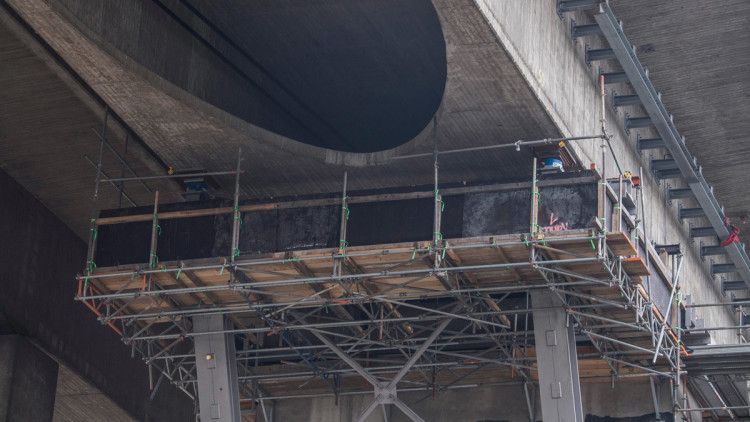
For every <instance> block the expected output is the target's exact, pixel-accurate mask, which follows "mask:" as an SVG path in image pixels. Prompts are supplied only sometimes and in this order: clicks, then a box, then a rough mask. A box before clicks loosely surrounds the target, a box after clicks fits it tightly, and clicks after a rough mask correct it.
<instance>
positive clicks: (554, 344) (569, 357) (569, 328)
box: [531, 290, 583, 422]
mask: <svg viewBox="0 0 750 422" xmlns="http://www.w3.org/2000/svg"><path fill="white" fill-rule="evenodd" d="M531 304H532V307H533V308H534V309H539V310H538V311H533V316H534V340H535V341H536V355H537V363H538V365H539V392H540V396H541V404H542V419H543V420H544V422H583V407H582V406H581V384H580V381H579V379H578V357H577V356H576V344H575V333H574V331H573V325H572V324H570V325H568V324H567V315H566V313H565V309H564V308H563V303H562V301H561V300H560V299H559V298H558V296H557V295H556V294H555V293H554V292H552V291H551V290H532V291H531Z"/></svg>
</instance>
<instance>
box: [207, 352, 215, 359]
mask: <svg viewBox="0 0 750 422" xmlns="http://www.w3.org/2000/svg"><path fill="white" fill-rule="evenodd" d="M213 358H214V355H213V354H211V353H206V360H211V359H213Z"/></svg>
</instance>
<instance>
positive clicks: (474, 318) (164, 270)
mask: <svg viewBox="0 0 750 422" xmlns="http://www.w3.org/2000/svg"><path fill="white" fill-rule="evenodd" d="M482 240H484V241H483V242H481V243H480V242H473V243H472V244H456V245H455V246H454V245H453V244H452V243H453V242H452V241H450V240H440V241H438V242H433V244H428V245H426V246H421V247H420V246H415V247H413V248H412V249H410V250H408V251H407V252H406V253H404V250H403V248H400V249H399V248H393V249H390V248H384V249H378V250H370V251H366V252H364V251H362V252H361V251H358V250H356V249H354V248H351V249H350V250H348V251H341V250H339V251H337V252H335V253H333V254H328V255H327V256H319V255H313V256H306V255H304V254H303V255H299V256H294V255H292V256H290V255H288V254H287V255H280V256H278V257H273V258H268V259H257V260H245V259H237V260H235V262H234V263H227V264H224V263H221V264H205V263H203V262H198V263H196V264H192V263H189V262H182V263H163V264H162V266H161V267H160V268H153V269H150V268H149V267H147V266H141V267H140V268H135V269H134V270H132V271H113V272H101V273H92V274H90V275H83V276H80V277H79V278H78V280H79V294H78V296H77V300H80V301H82V302H84V303H85V304H86V305H87V306H89V307H90V308H91V309H92V310H94V311H95V312H97V314H98V318H99V321H100V322H102V323H103V324H107V325H109V326H110V327H112V328H113V329H114V330H116V331H117V332H118V333H119V334H120V335H121V336H122V340H123V342H125V343H126V344H128V345H130V346H131V347H132V348H133V351H134V352H138V353H139V354H140V355H141V356H143V359H144V361H145V362H146V363H147V364H148V366H149V368H151V371H152V372H153V373H154V374H159V380H157V382H156V385H158V384H159V383H160V382H161V380H162V379H163V378H166V379H167V380H168V381H169V382H171V383H173V384H174V385H176V386H177V387H179V388H181V389H182V390H183V391H184V392H186V393H187V394H188V395H190V396H191V397H193V398H195V394H196V388H195V385H196V382H197V379H196V375H195V374H196V371H195V357H194V355H193V350H192V345H191V343H192V341H191V339H192V338H194V337H195V336H198V335H204V334H235V335H236V336H237V338H238V339H242V342H243V347H242V348H241V349H240V350H239V351H238V352H237V361H238V366H239V380H240V384H241V389H242V392H243V397H244V400H243V403H244V404H249V405H251V406H266V405H270V403H273V401H274V400H281V399H284V398H292V397H299V396H300V395H290V394H272V393H269V392H268V391H266V389H264V385H268V384H269V383H278V382H285V383H292V384H294V385H296V386H303V387H306V386H308V385H310V386H311V388H310V389H309V391H311V393H310V394H304V396H305V397H312V396H318V395H331V394H332V395H333V396H334V397H338V396H339V395H341V394H346V395H350V394H359V393H363V392H365V391H366V390H362V389H361V386H352V385H351V384H352V381H351V379H352V377H354V376H356V375H359V376H362V377H363V378H365V379H367V380H368V382H370V384H371V385H372V388H373V389H374V391H375V397H376V398H375V400H374V401H373V403H372V405H371V406H370V407H368V408H367V409H366V412H365V413H363V417H365V416H366V413H367V412H371V411H373V410H374V409H375V408H377V405H381V404H388V403H391V404H394V405H396V406H397V407H399V408H400V409H401V410H403V411H405V412H406V413H407V414H408V415H410V417H411V418H412V419H413V420H421V419H418V416H417V415H415V414H413V412H410V410H408V408H407V407H405V405H403V403H401V402H400V400H398V396H397V394H398V392H399V391H425V392H427V397H429V396H435V395H438V394H441V393H442V392H443V391H447V390H450V389H454V388H466V385H479V384H482V383H476V382H474V381H473V380H475V379H476V378H477V376H480V375H482V374H485V373H488V372H489V373H491V372H492V371H493V370H497V369H498V368H500V369H507V370H510V371H511V373H512V374H513V375H512V376H513V378H516V379H518V380H519V381H518V383H519V385H525V386H527V387H528V385H529V384H532V383H533V382H534V377H533V375H532V373H533V372H534V371H535V370H536V369H535V358H534V357H533V356H529V355H528V354H527V350H528V349H529V348H531V347H533V341H532V339H533V332H532V331H531V330H530V328H529V313H530V312H531V311H532V308H531V307H530V306H529V303H528V292H529V291H530V290H531V289H550V290H552V291H554V292H555V293H556V294H557V295H559V297H560V298H561V299H562V300H563V302H564V303H565V307H566V311H567V312H568V315H569V316H570V318H571V320H572V321H574V323H575V324H576V326H577V328H576V330H577V332H578V333H579V334H583V335H585V336H586V337H587V338H588V340H589V342H590V344H591V345H592V346H593V348H594V349H595V351H594V356H596V357H598V358H601V359H603V360H604V361H605V362H606V363H607V365H608V366H609V368H610V374H609V376H610V377H611V378H612V379H613V380H615V379H625V378H631V377H653V376H657V377H666V378H670V379H674V378H675V374H676V373H677V372H678V371H679V362H680V352H681V351H682V349H681V347H680V345H679V341H678V339H677V335H678V333H679V331H677V330H676V329H673V328H672V327H671V326H670V325H669V324H665V323H664V320H665V318H664V317H663V316H662V315H661V314H660V313H659V311H658V310H657V309H656V307H655V306H653V304H652V303H651V302H650V301H649V299H648V297H647V295H646V294H645V291H644V289H643V288H642V287H641V286H640V284H639V283H638V282H635V281H633V280H631V278H630V277H629V276H628V275H627V273H626V271H624V270H623V268H622V267H623V258H622V257H621V256H617V255H615V254H614V253H613V252H612V251H611V249H609V248H607V249H604V248H605V247H606V245H607V235H606V233H604V232H603V231H602V232H597V233H585V234H584V233H577V232H573V231H571V233H566V236H561V237H552V236H548V237H546V238H544V237H541V236H539V234H538V233H530V234H527V235H525V236H524V238H523V240H518V241H507V242H497V241H496V240H495V238H493V239H492V240H490V238H487V239H482ZM572 241H573V242H575V241H578V242H591V244H592V245H593V248H592V250H594V251H595V252H596V254H595V256H580V254H579V253H578V252H573V251H566V250H565V249H563V248H562V247H558V246H557V244H558V243H566V242H567V243H568V244H569V243H570V242H572ZM505 246H507V247H510V246H513V247H520V246H522V247H524V248H528V250H529V258H528V261H523V262H496V263H489V264H479V265H461V264H459V263H457V262H456V261H455V260H454V259H453V258H452V256H453V257H456V256H457V255H456V254H455V252H457V251H463V252H466V251H473V250H477V251H478V250H486V249H493V250H494V249H497V248H502V247H505ZM397 253H401V254H404V255H405V258H404V260H403V261H401V262H397V263H394V264H392V268H393V269H391V270H387V271H381V272H359V273H357V272H349V271H346V268H347V267H346V265H340V264H339V263H342V264H343V263H349V264H350V265H356V263H357V260H358V259H361V258H364V257H369V256H386V255H389V256H393V255H395V254H397ZM553 254H556V255H557V257H558V258H553V257H552V255H553ZM563 255H567V256H570V258H560V256H563ZM437 257H440V258H443V257H445V258H443V259H441V263H440V266H439V267H437V268H435V267H434V265H428V266H426V267H425V268H420V269H407V268H408V266H409V265H410V264H411V263H412V262H414V261H418V260H420V259H421V260H427V261H429V262H434V260H435V258H437ZM320 260H328V261H329V262H335V263H336V264H337V265H338V266H339V267H340V268H344V270H343V271H341V272H336V271H333V270H332V272H331V275H329V276H324V277H321V276H315V275H314V274H308V275H304V274H303V272H300V274H298V275H296V276H290V275H289V274H288V273H285V272H277V273H274V274H272V275H273V277H274V279H273V280H270V281H247V280H246V279H245V278H244V277H245V274H250V275H251V276H252V274H254V273H256V272H262V271H265V270H262V269H260V268H262V267H264V266H266V267H267V266H268V265H269V264H289V263H290V262H293V263H294V264H295V265H298V266H299V265H302V266H305V265H310V266H312V265H313V264H314V263H315V262H316V261H320ZM584 264H586V265H588V264H598V265H599V266H601V268H602V269H603V271H604V276H603V277H601V276H600V277H595V276H591V275H589V274H585V273H581V272H577V271H576V265H584ZM400 268H404V269H400ZM498 269H503V270H506V271H507V270H510V271H514V270H520V269H524V270H527V271H529V270H530V271H534V272H536V274H537V277H533V278H529V279H524V280H520V281H519V282H517V283H514V284H512V285H510V286H509V285H507V283H494V284H493V283H483V284H481V285H477V284H476V283H473V282H472V281H471V278H472V277H477V276H478V275H481V274H482V273H483V272H491V271H496V270H498ZM198 270H214V271H227V272H228V275H227V278H229V274H231V273H233V274H234V275H235V276H234V280H235V281H234V282H231V281H230V282H227V283H226V284H223V285H216V286H208V285H206V286H196V287H174V286H173V287H170V288H161V287H160V286H159V283H157V282H152V283H151V284H150V286H151V289H150V290H149V289H148V286H147V288H146V289H143V286H142V283H140V281H141V280H143V279H144V277H149V276H153V275H156V274H158V275H159V276H162V277H163V276H165V274H166V275H169V276H170V277H172V276H174V277H176V278H179V277H180V274H182V275H184V274H192V273H194V272H196V271H198ZM347 272H349V273H347ZM113 277H120V278H123V277H125V278H128V279H130V280H131V281H130V282H128V283H125V284H124V285H123V286H122V287H121V288H120V289H119V290H117V291H114V292H112V293H103V291H102V290H101V289H100V287H98V285H99V284H101V283H100V282H105V281H106V279H108V278H113ZM395 277H399V278H400V279H402V280H404V281H402V282H400V283H398V284H383V285H381V287H383V290H380V289H373V287H372V286H378V283H379V282H380V280H384V279H393V278H395ZM428 277H434V278H437V279H439V280H440V282H441V283H442V285H443V286H444V289H442V290H437V289H426V288H424V287H420V286H418V285H415V282H416V281H417V280H423V279H425V278H428ZM153 280H155V279H153ZM153 280H152V281H153ZM230 280H231V279H230ZM314 284H318V285H319V287H318V289H317V292H316V293H315V294H313V295H309V296H301V297H297V296H295V295H294V294H291V293H283V292H282V293H279V292H275V291H273V290H272V289H273V288H277V287H282V286H283V287H290V286H304V285H314ZM333 287H337V288H342V289H344V291H345V292H346V293H345V294H344V295H342V296H340V297H333V296H330V295H327V294H326V293H327V292H329V291H331V290H332V288H333ZM592 288H599V289H601V288H604V289H609V290H610V291H611V292H616V293H617V294H619V298H617V299H613V298H611V297H610V296H612V295H611V294H610V295H608V297H601V296H597V295H595V294H589V293H586V291H587V289H592ZM228 292H231V293H237V294H239V295H240V296H241V297H243V298H244V300H243V301H242V302H236V303H234V302H228V303H221V304H213V305H212V306H202V305H201V303H200V302H199V303H198V304H197V305H195V304H193V305H185V304H183V303H182V302H181V299H182V298H184V297H185V296H190V295H209V294H213V295H219V294H225V293H228ZM282 299H283V300H282ZM519 300H520V301H522V302H525V303H524V307H523V308H522V309H506V307H505V305H506V304H517V303H518V302H519ZM136 301H141V302H143V301H148V305H146V306H145V307H142V309H140V310H139V311H137V312H133V311H132V305H133V304H134V303H135V302H136ZM430 301H432V302H433V303H426V302H430ZM615 309H618V310H628V312H629V313H630V314H631V316H632V319H631V320H629V321H623V320H622V318H619V317H617V318H615V317H609V316H607V315H608V312H609V311H611V310H615ZM535 311H543V310H541V309H535ZM217 313H218V314H224V315H226V317H227V318H229V319H232V320H234V321H235V322H236V324H235V327H236V328H234V329H229V330H222V331H214V332H210V333H194V332H193V330H192V327H191V323H190V318H188V317H194V316H197V315H208V314H217ZM247 320H251V321H254V325H252V326H248V325H246V324H243V325H240V321H247ZM662 332H664V333H666V334H667V335H660V333H662ZM530 334H532V336H531V338H530V336H529V335H530ZM624 334H627V336H625V335H624ZM634 334H635V335H640V336H642V337H643V338H646V339H648V341H649V342H651V344H652V346H651V347H643V346H640V345H638V344H635V343H636V342H631V341H629V340H628V339H629V338H632V336H633V335H634ZM620 335H622V337H620V338H618V336H620ZM264 337H265V338H266V339H268V338H270V339H271V340H272V341H277V342H279V344H278V347H269V346H268V345H267V344H266V342H264V339H263V338H264ZM316 339H317V341H315V342H313V340H316ZM644 355H646V356H649V358H648V359H650V357H655V358H658V365H656V366H648V365H644V364H642V363H640V362H642V361H643V360H644V359H643V356H644ZM582 356H583V355H582ZM345 357H346V358H345ZM634 357H638V358H639V359H634ZM279 364H281V365H282V366H284V367H287V368H294V367H298V368H299V370H294V371H289V370H281V369H283V368H279ZM269 365H271V366H269ZM269 368H273V369H275V370H272V371H269V370H268V369H269ZM628 368H633V369H635V371H633V372H628V371H627V369H628ZM364 374H366V375H364ZM393 374H396V375H395V376H394V375H393ZM490 379H491V378H490ZM394 381H395V382H394ZM493 382H494V383H502V382H503V381H487V382H486V383H483V385H492V383H493ZM325 390H328V391H327V392H326V391H325ZM372 391H373V390H372V389H371V390H370V392H372ZM525 391H528V388H526V390H525ZM263 409H265V407H263ZM263 409H257V410H256V411H258V412H260V413H262V410H263Z"/></svg>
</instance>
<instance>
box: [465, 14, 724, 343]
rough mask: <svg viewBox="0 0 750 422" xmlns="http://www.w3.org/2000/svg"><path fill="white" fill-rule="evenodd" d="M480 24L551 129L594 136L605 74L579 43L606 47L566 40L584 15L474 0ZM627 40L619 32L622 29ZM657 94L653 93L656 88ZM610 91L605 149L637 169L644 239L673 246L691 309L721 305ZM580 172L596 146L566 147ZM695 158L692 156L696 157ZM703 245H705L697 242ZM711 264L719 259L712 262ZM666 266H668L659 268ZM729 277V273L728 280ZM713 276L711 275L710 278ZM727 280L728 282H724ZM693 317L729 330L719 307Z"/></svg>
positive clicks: (634, 112)
mask: <svg viewBox="0 0 750 422" xmlns="http://www.w3.org/2000/svg"><path fill="white" fill-rule="evenodd" d="M475 1H476V4H477V7H479V8H480V10H481V11H482V12H483V13H484V15H485V17H486V19H487V21H488V23H489V24H490V25H491V26H492V28H493V30H494V31H495V33H496V34H497V37H498V39H499V40H500V41H501V42H502V44H503V46H504V47H505V49H506V50H507V51H508V53H509V54H510V55H511V56H512V57H513V59H514V61H515V63H516V65H517V66H518V68H519V69H520V70H521V72H522V73H523V74H524V77H525V78H526V80H527V82H528V83H529V85H530V86H531V87H532V89H533V90H534V92H535V94H536V95H537V97H538V99H539V101H540V102H541V103H542V105H543V106H544V107H545V108H546V109H547V112H548V113H549V114H550V116H551V117H552V119H553V120H554V121H555V124H556V125H557V126H558V127H559V128H560V131H561V132H562V133H563V135H565V136H581V135H597V134H600V133H601V130H600V127H601V126H600V123H599V120H600V116H601V99H600V94H599V93H600V91H599V87H598V82H597V77H598V72H599V66H602V67H603V69H604V71H611V69H610V68H608V67H607V66H609V65H608V64H606V63H605V62H595V63H593V64H592V66H591V67H590V68H589V67H588V66H587V65H586V63H585V60H584V57H585V55H584V51H585V44H586V43H588V44H589V45H590V46H591V48H602V47H604V46H606V45H605V43H606V41H603V40H600V39H599V38H598V37H587V38H585V39H579V40H578V42H577V43H574V42H573V40H572V39H571V37H570V25H571V22H570V20H571V19H575V20H576V22H577V23H578V24H587V23H592V22H593V20H592V18H590V17H588V16H587V15H586V14H585V13H584V12H578V13H575V14H572V13H567V14H565V17H564V19H562V20H561V19H560V18H559V17H558V15H557V13H556V2H555V0H529V1H522V2H518V1H490V0H475ZM625 33H626V35H627V28H625ZM656 88H657V89H658V87H656ZM615 89H616V90H617V92H618V94H629V93H631V92H630V91H629V89H630V87H629V85H625V84H618V85H616V86H615ZM611 90H612V86H611V85H610V86H608V87H607V88H606V93H607V106H606V107H605V109H606V112H607V115H606V116H607V117H606V118H607V122H608V123H607V128H608V131H609V132H611V133H612V134H613V135H614V140H613V149H614V151H615V154H616V155H617V158H618V160H619V162H620V164H621V166H622V169H623V170H624V171H628V170H629V171H631V172H632V173H633V174H638V172H639V169H640V168H641V167H643V172H644V180H643V186H644V188H643V193H644V197H645V204H646V213H645V215H644V216H641V218H642V219H643V221H644V223H643V224H642V226H643V225H645V227H646V229H647V232H648V237H649V239H650V240H653V241H655V242H657V243H662V244H672V243H680V244H681V245H682V250H683V253H684V254H685V257H686V259H685V262H684V263H683V267H682V277H681V279H680V284H681V286H682V292H683V293H684V294H690V295H692V297H693V302H694V303H714V302H721V301H724V298H723V296H722V293H721V284H720V282H719V281H718V280H716V281H714V280H712V279H711V276H710V273H709V271H710V270H709V266H708V265H707V264H704V263H703V262H702V261H701V260H700V256H699V245H698V242H696V243H695V244H693V243H692V242H691V241H690V239H689V237H688V235H687V230H688V224H687V222H685V224H684V225H681V224H680V223H679V221H678V219H677V201H675V202H674V203H673V205H672V206H671V207H670V206H669V205H668V204H667V200H666V182H662V183H661V184H660V185H659V184H657V183H656V182H655V180H654V178H653V177H651V175H650V173H649V171H648V154H647V153H644V155H643V157H642V156H641V155H639V154H638V153H637V151H636V149H635V147H636V132H637V131H636V130H632V131H631V133H630V134H629V135H628V134H627V133H625V131H624V129H623V128H624V125H623V122H624V113H625V112H628V113H629V114H630V115H631V116H643V115H645V113H644V112H643V111H642V110H640V108H639V107H635V106H631V107H620V108H619V109H618V110H619V111H617V112H615V111H614V110H613V109H612V108H611V107H610V106H609V104H610V102H609V101H610V97H609V95H611ZM640 133H641V134H642V137H644V138H649V137H658V135H657V134H656V133H655V132H651V133H650V132H648V131H644V130H640ZM569 146H570V147H572V149H573V150H574V151H575V153H576V154H577V155H578V156H579V158H580V159H581V161H582V162H583V164H584V166H588V164H589V163H596V165H597V167H598V168H601V167H602V148H601V147H600V143H599V142H598V141H582V142H578V143H571V144H569ZM664 154H666V150H661V151H660V150H657V152H654V158H658V159H660V158H663V155H664ZM699 158H700V157H699ZM606 169H607V171H606V176H607V177H615V176H616V175H617V174H618V173H617V169H616V167H615V163H614V160H613V159H612V156H611V155H610V154H609V153H607V155H606ZM669 183H670V184H671V185H672V187H673V188H682V187H686V186H685V185H684V183H682V182H681V181H679V180H670V181H669ZM681 203H682V205H683V207H687V208H691V207H697V204H696V203H695V202H694V201H693V200H689V201H684V200H683V201H682V202H681ZM690 221H691V222H693V223H694V224H695V225H696V226H699V227H701V226H708V223H707V221H702V219H694V220H690ZM705 240H706V241H709V242H710V240H709V239H705ZM715 258H718V259H716V261H717V262H724V258H722V257H715ZM665 264H667V266H668V265H669V263H668V262H667V263H665ZM730 277H731V275H730ZM717 278H718V277H717ZM730 279H731V278H730ZM697 315H698V318H704V319H706V326H724V325H736V321H735V318H734V315H733V314H732V313H731V312H730V311H728V310H727V309H722V308H701V309H699V310H698V312H697ZM736 334H737V333H736V332H730V331H714V332H713V333H712V336H713V339H714V341H716V342H717V343H735V342H737V335H736Z"/></svg>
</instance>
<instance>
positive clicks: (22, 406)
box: [0, 335, 57, 422]
mask: <svg viewBox="0 0 750 422" xmlns="http://www.w3.org/2000/svg"><path fill="white" fill-rule="evenodd" d="M56 387H57V362H55V361H54V360H53V359H52V358H50V357H49V356H47V355H46V354H45V353H44V352H43V351H41V350H39V349H38V348H37V347H36V346H34V345H33V344H31V343H30V342H29V341H28V340H27V339H24V338H23V337H21V336H18V335H0V421H1V422H27V421H34V422H51V421H52V415H53V411H54V407H55V389H56Z"/></svg>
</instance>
